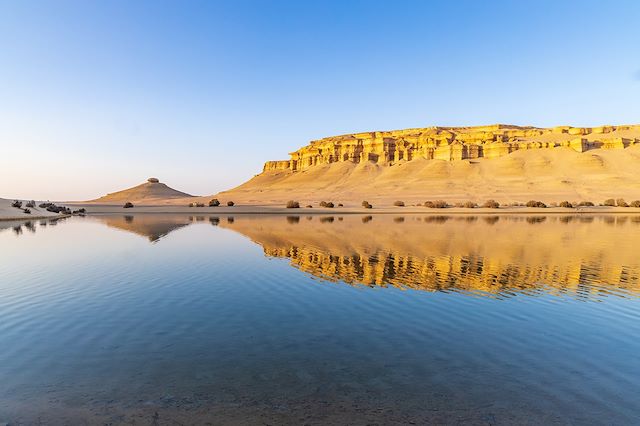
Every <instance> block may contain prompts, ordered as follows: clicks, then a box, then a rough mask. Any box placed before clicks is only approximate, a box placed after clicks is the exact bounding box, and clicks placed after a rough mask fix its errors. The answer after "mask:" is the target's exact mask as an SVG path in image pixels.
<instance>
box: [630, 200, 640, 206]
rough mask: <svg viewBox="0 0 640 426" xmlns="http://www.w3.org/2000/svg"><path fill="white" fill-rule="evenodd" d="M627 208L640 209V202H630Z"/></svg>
mask: <svg viewBox="0 0 640 426" xmlns="http://www.w3.org/2000/svg"><path fill="white" fill-rule="evenodd" d="M629 206H631V207H640V200H635V201H632V202H631V204H629Z"/></svg>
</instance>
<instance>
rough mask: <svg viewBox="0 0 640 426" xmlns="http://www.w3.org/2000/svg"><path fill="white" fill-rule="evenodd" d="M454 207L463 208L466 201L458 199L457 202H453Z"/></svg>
mask: <svg viewBox="0 0 640 426" xmlns="http://www.w3.org/2000/svg"><path fill="white" fill-rule="evenodd" d="M453 207H459V208H462V207H464V203H463V202H462V201H457V202H455V203H453Z"/></svg>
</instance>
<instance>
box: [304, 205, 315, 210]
mask: <svg viewBox="0 0 640 426" xmlns="http://www.w3.org/2000/svg"><path fill="white" fill-rule="evenodd" d="M305 207H306V208H308V209H312V208H313V206H312V205H311V204H307V205H306V206H305Z"/></svg>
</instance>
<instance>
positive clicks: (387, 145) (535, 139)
mask: <svg viewBox="0 0 640 426" xmlns="http://www.w3.org/2000/svg"><path fill="white" fill-rule="evenodd" d="M635 143H640V125H638V126H600V127H570V126H560V127H554V128H537V127H521V126H510V125H502V124H496V125H493V126H482V127H428V128H424V129H406V130H393V131H388V132H366V133H355V134H350V135H343V136H332V137H328V138H324V139H320V140H315V141H312V142H311V143H310V144H309V145H307V146H305V147H303V148H300V149H299V150H297V151H294V152H292V153H291V154H289V155H290V156H291V158H290V159H289V160H282V161H268V162H267V163H265V165H264V168H263V171H271V170H292V171H299V170H304V169H306V168H309V167H312V166H315V165H318V164H330V163H336V162H341V161H349V162H352V163H360V162H365V161H371V162H373V163H376V164H381V165H391V164H393V163H396V162H399V161H403V160H405V161H410V160H413V159H414V158H425V159H428V160H434V159H435V160H446V161H455V160H465V159H475V158H496V157H502V156H504V155H507V154H510V153H512V152H514V151H517V150H522V149H539V148H558V147H568V148H571V149H573V150H575V151H577V152H584V151H588V150H591V149H622V148H626V147H628V146H629V145H633V144H635Z"/></svg>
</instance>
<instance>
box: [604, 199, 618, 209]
mask: <svg viewBox="0 0 640 426" xmlns="http://www.w3.org/2000/svg"><path fill="white" fill-rule="evenodd" d="M604 205H605V206H609V207H614V206H615V205H616V200H614V199H613V198H608V199H606V200H604Z"/></svg>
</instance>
